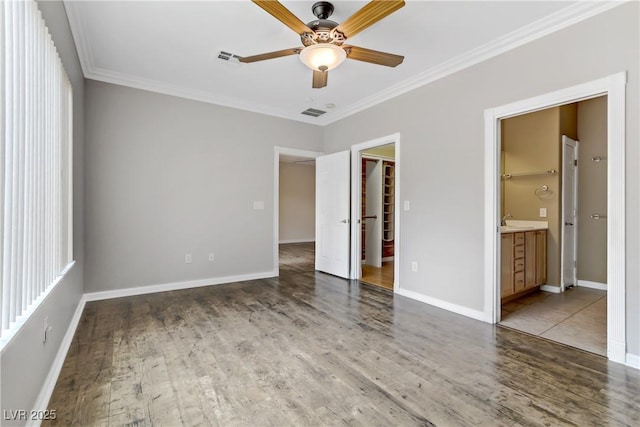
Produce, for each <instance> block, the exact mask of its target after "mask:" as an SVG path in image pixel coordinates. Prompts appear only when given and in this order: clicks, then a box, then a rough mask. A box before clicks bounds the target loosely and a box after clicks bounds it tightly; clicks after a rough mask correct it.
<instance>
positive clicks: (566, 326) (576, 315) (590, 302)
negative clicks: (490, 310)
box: [500, 286, 607, 356]
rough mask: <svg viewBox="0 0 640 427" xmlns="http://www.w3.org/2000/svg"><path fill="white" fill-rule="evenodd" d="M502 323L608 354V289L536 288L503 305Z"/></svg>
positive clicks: (597, 352) (601, 353) (573, 345)
mask: <svg viewBox="0 0 640 427" xmlns="http://www.w3.org/2000/svg"><path fill="white" fill-rule="evenodd" d="M502 309H503V314H502V321H501V322H500V324H501V325H503V326H506V327H509V328H513V329H516V330H519V331H523V332H527V333H529V334H532V335H537V336H540V337H543V338H547V339H550V340H552V341H557V342H560V343H563V344H567V345H570V346H572V347H575V348H579V349H581V350H586V351H590V352H592V353H596V354H599V355H601V356H606V355H607V292H606V291H600V290H596V289H589V288H584V287H579V286H577V287H574V288H571V289H568V290H567V291H565V292H563V293H561V294H554V293H551V292H544V291H537V292H534V293H532V294H528V295H525V296H523V297H520V298H518V299H516V300H513V301H510V302H508V303H505V304H503V305H502Z"/></svg>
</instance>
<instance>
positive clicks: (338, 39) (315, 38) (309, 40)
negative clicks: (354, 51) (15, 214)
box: [300, 1, 347, 46]
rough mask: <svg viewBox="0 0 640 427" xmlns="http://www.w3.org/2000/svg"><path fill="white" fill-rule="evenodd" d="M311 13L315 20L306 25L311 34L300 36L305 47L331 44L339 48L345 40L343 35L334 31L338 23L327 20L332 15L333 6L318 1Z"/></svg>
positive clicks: (326, 2)
mask: <svg viewBox="0 0 640 427" xmlns="http://www.w3.org/2000/svg"><path fill="white" fill-rule="evenodd" d="M311 11H312V12H313V14H314V15H315V16H316V18H318V19H316V20H314V21H311V22H309V23H308V24H307V27H309V29H311V30H313V33H302V34H300V40H301V41H302V44H303V45H305V46H311V45H314V44H318V43H331V44H335V45H336V46H340V45H341V44H342V43H344V41H345V40H346V39H347V38H346V37H345V35H344V34H342V33H341V32H339V31H336V30H334V28H336V27H337V26H338V23H337V22H335V21H331V20H330V19H327V18H328V17H330V16H331V14H332V13H333V5H332V4H331V3H329V2H328V1H319V2H316V3H314V4H313V6H312V7H311Z"/></svg>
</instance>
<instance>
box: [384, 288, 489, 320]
mask: <svg viewBox="0 0 640 427" xmlns="http://www.w3.org/2000/svg"><path fill="white" fill-rule="evenodd" d="M394 293H396V294H398V295H401V296H403V297H407V298H411V299H413V300H416V301H420V302H422V303H425V304H429V305H432V306H434V307H438V308H441V309H443V310H447V311H450V312H452V313H456V314H460V315H462V316H465V317H470V318H472V319H476V320H481V321H483V322H490V320H489V319H487V317H486V314H485V313H484V312H483V311H480V310H474V309H472V308H469V307H464V306H462V305H458V304H453V303H451V302H447V301H443V300H439V299H436V298H432V297H429V296H426V295H423V294H421V293H418V292H415V291H410V290H408V289H399V288H395V289H394Z"/></svg>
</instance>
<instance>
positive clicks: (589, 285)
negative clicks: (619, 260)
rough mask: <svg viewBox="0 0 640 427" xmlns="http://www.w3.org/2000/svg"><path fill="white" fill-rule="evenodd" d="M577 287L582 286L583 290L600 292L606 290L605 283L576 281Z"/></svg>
mask: <svg viewBox="0 0 640 427" xmlns="http://www.w3.org/2000/svg"><path fill="white" fill-rule="evenodd" d="M578 286H582V287H583V288H591V289H599V290H601V291H606V290H607V284H606V283H598V282H591V281H589V280H578Z"/></svg>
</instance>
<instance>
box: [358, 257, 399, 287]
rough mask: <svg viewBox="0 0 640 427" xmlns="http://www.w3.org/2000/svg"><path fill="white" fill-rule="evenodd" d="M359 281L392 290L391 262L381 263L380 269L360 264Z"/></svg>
mask: <svg viewBox="0 0 640 427" xmlns="http://www.w3.org/2000/svg"><path fill="white" fill-rule="evenodd" d="M360 281H361V282H366V283H369V284H371V285H374V286H380V287H382V288H385V289H390V290H393V261H390V262H383V263H382V267H374V266H372V265H367V264H362V276H361V277H360Z"/></svg>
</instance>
